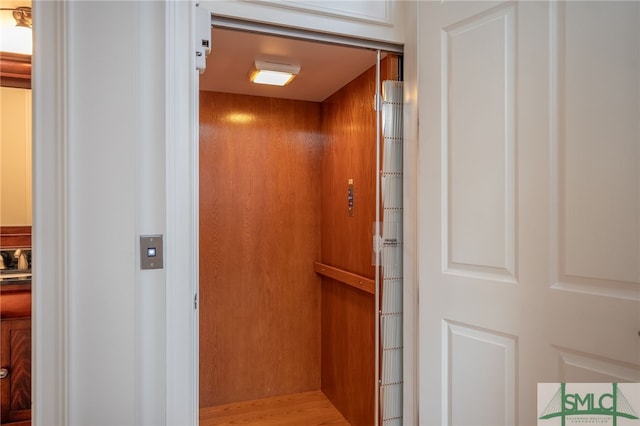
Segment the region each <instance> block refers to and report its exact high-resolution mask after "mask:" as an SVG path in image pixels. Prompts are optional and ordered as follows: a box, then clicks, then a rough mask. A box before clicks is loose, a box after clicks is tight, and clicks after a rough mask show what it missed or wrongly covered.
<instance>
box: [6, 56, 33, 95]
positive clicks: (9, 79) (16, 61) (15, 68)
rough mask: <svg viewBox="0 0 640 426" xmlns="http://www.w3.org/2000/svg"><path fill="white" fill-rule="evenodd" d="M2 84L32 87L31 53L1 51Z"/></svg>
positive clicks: (25, 87)
mask: <svg viewBox="0 0 640 426" xmlns="http://www.w3.org/2000/svg"><path fill="white" fill-rule="evenodd" d="M0 86H5V87H16V88H20V89H31V55H24V54H20V53H10V52H0Z"/></svg>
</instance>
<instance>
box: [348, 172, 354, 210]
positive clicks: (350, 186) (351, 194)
mask: <svg viewBox="0 0 640 426" xmlns="http://www.w3.org/2000/svg"><path fill="white" fill-rule="evenodd" d="M354 200H355V198H354V192H353V179H349V182H348V185H347V208H348V212H349V216H353V202H354Z"/></svg>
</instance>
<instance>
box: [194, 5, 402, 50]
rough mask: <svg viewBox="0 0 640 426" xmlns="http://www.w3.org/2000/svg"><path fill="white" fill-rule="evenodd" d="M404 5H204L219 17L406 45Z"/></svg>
mask: <svg viewBox="0 0 640 426" xmlns="http://www.w3.org/2000/svg"><path fill="white" fill-rule="evenodd" d="M403 3H404V2H401V1H393V0H382V1H367V2H365V1H353V2H351V1H346V2H345V1H311V0H309V1H296V2H284V1H273V0H253V1H248V0H235V1H211V0H209V1H202V2H200V6H202V7H204V8H206V9H208V10H210V11H211V12H212V14H213V15H214V16H215V15H217V16H223V17H231V18H236V19H241V20H246V21H256V22H260V23H268V24H274V25H279V26H284V27H293V28H299V29H306V30H312V31H319V32H323V33H333V34H339V35H346V36H352V37H358V38H365V39H373V40H382V41H386V42H392V43H397V44H402V43H403V42H404V25H402V22H403V19H404V5H403Z"/></svg>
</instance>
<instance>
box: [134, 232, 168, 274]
mask: <svg viewBox="0 0 640 426" xmlns="http://www.w3.org/2000/svg"><path fill="white" fill-rule="evenodd" d="M163 267H164V256H163V250H162V235H141V236H140V269H162V268H163Z"/></svg>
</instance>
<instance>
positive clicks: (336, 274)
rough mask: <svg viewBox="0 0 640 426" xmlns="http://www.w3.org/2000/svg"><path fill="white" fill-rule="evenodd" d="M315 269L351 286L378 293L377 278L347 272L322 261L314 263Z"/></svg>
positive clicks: (318, 272)
mask: <svg viewBox="0 0 640 426" xmlns="http://www.w3.org/2000/svg"><path fill="white" fill-rule="evenodd" d="M313 270H314V271H315V272H316V273H317V274H320V275H324V276H325V277H329V278H332V279H334V280H336V281H339V282H341V283H343V284H347V285H350V286H351V287H355V288H357V289H359V290H362V291H365V292H367V293H370V294H376V284H375V280H372V279H371V278H366V277H363V276H361V275H357V274H353V273H351V272H347V271H344V270H342V269H338V268H335V267H333V266H329V265H325V264H323V263H320V262H314V263H313Z"/></svg>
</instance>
